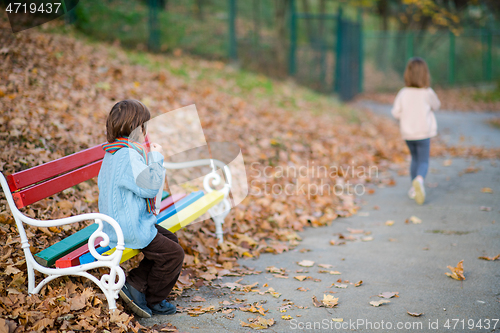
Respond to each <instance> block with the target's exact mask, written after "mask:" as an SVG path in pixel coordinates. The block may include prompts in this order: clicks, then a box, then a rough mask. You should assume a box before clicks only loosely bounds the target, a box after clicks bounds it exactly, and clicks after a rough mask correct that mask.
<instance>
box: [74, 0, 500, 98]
mask: <svg viewBox="0 0 500 333" xmlns="http://www.w3.org/2000/svg"><path fill="white" fill-rule="evenodd" d="M499 16H500V1H498V0H85V1H80V2H79V4H78V6H77V7H76V8H75V10H74V13H72V15H70V16H69V17H68V18H67V22H68V23H70V24H74V25H75V26H76V28H77V29H79V30H80V31H82V32H84V33H85V34H88V35H91V36H93V37H95V38H97V39H100V40H108V41H112V42H116V43H120V44H121V45H123V46H125V47H129V48H134V49H139V50H147V49H149V50H151V51H155V52H167V53H174V54H181V53H189V54H192V55H195V56H201V57H204V58H209V59H219V60H224V61H233V62H235V63H236V64H238V65H239V66H241V67H243V68H245V69H249V70H253V71H257V72H261V73H264V74H266V75H269V76H272V77H276V78H286V77H289V76H293V77H295V79H296V80H297V81H298V82H299V83H301V84H304V85H307V86H310V87H312V88H314V89H316V90H319V91H322V92H326V93H330V92H335V91H336V92H340V90H341V88H342V85H345V84H346V82H349V85H350V87H352V89H354V91H352V92H351V93H350V94H348V95H349V96H347V98H344V99H350V98H352V96H354V95H355V94H356V93H358V92H360V91H368V92H383V91H390V90H394V89H397V88H399V87H401V85H402V72H403V70H404V67H405V64H406V62H407V60H408V59H409V58H410V57H412V56H421V57H423V58H425V59H426V60H427V62H428V64H429V67H430V70H431V73H432V76H433V85H437V86H441V87H450V86H470V85H484V84H490V85H493V84H494V83H495V82H496V81H498V80H500V24H499V20H498V18H499ZM342 20H343V21H342ZM341 22H345V24H346V25H345V26H344V28H343V31H341V30H342V29H339V26H340V24H341ZM356 29H359V30H360V31H359V33H358V32H357V30H356ZM346 30H352V31H354V32H355V33H350V32H352V31H347V32H346ZM341 34H343V35H342V36H343V37H342V36H341ZM339 36H341V37H339ZM346 40H347V41H348V43H346ZM342 56H345V57H346V58H347V59H351V60H349V61H350V62H349V63H347V62H343V61H341V59H342V58H341V57H342ZM352 59H354V60H352ZM343 67H346V68H347V70H346V71H347V72H350V73H353V74H352V75H351V76H352V77H345V75H347V74H345V73H344V74H342V73H340V72H341V69H342V68H343ZM493 96H496V95H495V94H494V95H493Z"/></svg>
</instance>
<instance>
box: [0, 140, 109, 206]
mask: <svg viewBox="0 0 500 333" xmlns="http://www.w3.org/2000/svg"><path fill="white" fill-rule="evenodd" d="M104 154H105V152H104V150H103V149H102V145H98V146H95V147H92V148H89V149H85V150H82V151H81V152H78V153H75V154H72V155H68V156H65V157H62V158H59V159H57V160H54V161H51V162H47V163H45V164H42V165H39V166H36V167H33V168H31V169H28V170H23V171H19V172H16V173H13V174H11V175H8V176H7V182H8V183H9V188H10V190H11V192H14V191H17V190H20V189H22V188H24V187H26V186H30V185H33V184H36V183H38V182H41V181H44V180H46V179H49V178H52V177H54V176H57V175H60V174H62V173H65V172H68V171H71V170H73V169H76V168H79V167H81V166H84V165H86V164H89V163H92V162H95V161H97V160H102V158H103V157H104ZM89 178H92V177H89ZM84 180H86V179H84ZM82 181H83V180H82ZM74 185H76V184H74ZM70 186H73V185H70ZM68 187H69V186H68ZM66 188H67V187H65V188H63V190H64V189H66ZM54 193H56V192H53V193H52V194H54ZM49 195H50V194H49ZM47 196H48V195H47ZM47 196H44V197H43V198H46V197H47ZM43 198H42V199H43ZM35 201H36V200H35ZM35 201H32V202H31V203H33V202H35ZM24 206H26V205H24ZM18 207H19V206H18Z"/></svg>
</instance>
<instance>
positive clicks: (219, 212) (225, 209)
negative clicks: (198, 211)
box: [208, 198, 231, 244]
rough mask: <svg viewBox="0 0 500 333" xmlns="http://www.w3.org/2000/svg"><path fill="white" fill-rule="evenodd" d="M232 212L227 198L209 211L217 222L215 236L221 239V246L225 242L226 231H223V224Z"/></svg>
mask: <svg viewBox="0 0 500 333" xmlns="http://www.w3.org/2000/svg"><path fill="white" fill-rule="evenodd" d="M230 210H231V204H230V203H229V200H228V199H227V198H224V199H223V200H222V201H221V202H220V203H219V204H217V205H215V206H213V207H212V208H210V209H209V210H208V212H209V213H210V216H211V217H212V220H214V222H215V234H216V235H217V238H218V239H219V244H222V243H223V242H224V231H223V230H222V224H223V223H224V219H225V218H226V216H227V215H228V214H229V211H230Z"/></svg>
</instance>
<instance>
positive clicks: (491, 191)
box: [481, 187, 493, 193]
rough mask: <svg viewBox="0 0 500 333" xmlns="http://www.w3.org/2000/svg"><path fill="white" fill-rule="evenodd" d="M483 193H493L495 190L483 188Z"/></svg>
mask: <svg viewBox="0 0 500 333" xmlns="http://www.w3.org/2000/svg"><path fill="white" fill-rule="evenodd" d="M481 192H483V193H493V190H492V189H491V188H490V187H483V188H482V189H481Z"/></svg>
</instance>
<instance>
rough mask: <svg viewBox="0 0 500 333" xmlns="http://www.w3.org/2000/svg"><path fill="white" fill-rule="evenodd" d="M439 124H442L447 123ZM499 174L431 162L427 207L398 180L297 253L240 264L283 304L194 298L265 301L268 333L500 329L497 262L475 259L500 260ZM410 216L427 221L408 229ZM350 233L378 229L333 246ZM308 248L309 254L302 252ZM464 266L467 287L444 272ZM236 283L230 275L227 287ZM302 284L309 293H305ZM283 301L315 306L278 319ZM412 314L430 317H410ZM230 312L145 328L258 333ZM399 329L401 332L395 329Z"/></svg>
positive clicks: (316, 233) (491, 165)
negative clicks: (329, 305)
mask: <svg viewBox="0 0 500 333" xmlns="http://www.w3.org/2000/svg"><path fill="white" fill-rule="evenodd" d="M460 115H461V116H465V117H468V116H469V115H468V114H460ZM439 117H440V116H438V121H439V122H440V124H442V123H443V118H439ZM474 126H482V123H481V122H472V121H470V122H468V125H467V127H466V128H467V131H468V132H467V133H475V131H479V129H475V128H474ZM498 132H500V131H498ZM451 133H452V134H451V135H452V138H451V139H454V138H453V135H460V134H453V133H457V132H451ZM497 135H498V134H497V133H491V135H489V134H488V136H484V137H483V139H481V140H488V141H489V140H491V139H492V138H493V137H496V136H497ZM494 143H496V144H497V145H500V140H498V139H496V141H495V142H494ZM471 165H472V166H474V167H475V168H478V169H477V172H474V173H464V170H465V169H466V168H468V167H469V166H471ZM499 170H500V161H498V160H496V161H477V160H465V159H453V160H452V163H451V165H449V166H444V165H443V160H442V159H432V160H431V164H430V172H429V175H428V177H427V179H426V183H427V184H428V185H431V186H433V187H428V197H427V201H426V203H425V204H424V205H423V206H417V205H416V204H415V203H414V202H413V201H412V200H410V199H408V197H407V196H406V192H407V190H408V188H409V186H410V180H409V177H407V176H405V177H399V176H395V180H396V185H395V186H393V187H386V188H377V189H376V192H375V193H374V194H373V195H365V196H363V197H362V200H363V205H362V209H361V211H360V214H358V215H356V216H353V217H350V218H345V219H337V220H335V221H334V222H333V223H332V225H331V226H328V227H322V228H309V229H306V230H305V231H304V232H302V233H301V234H300V235H301V237H302V238H303V241H302V242H301V245H299V246H298V247H297V248H296V249H295V250H293V251H290V252H288V253H284V254H281V255H272V254H264V255H262V256H261V257H260V258H259V259H257V260H252V259H250V260H240V261H239V263H240V264H242V265H246V266H249V267H255V268H256V269H258V270H262V271H263V273H262V274H259V275H252V276H246V277H244V278H243V280H242V281H241V282H240V283H242V284H252V283H254V282H258V283H259V285H258V286H257V287H256V288H258V289H260V290H266V289H267V288H266V287H263V284H265V283H267V284H268V286H269V287H273V288H274V289H275V290H276V291H277V292H279V293H281V297H280V298H279V299H277V298H274V297H272V296H271V295H269V294H265V295H259V294H257V293H254V292H249V293H240V292H236V293H234V294H231V293H230V292H229V289H226V288H225V289H209V288H206V287H203V288H201V289H200V290H199V291H189V292H187V295H199V296H202V297H204V298H205V299H206V300H207V301H206V302H203V303H202V305H203V306H208V305H215V306H216V307H218V306H220V303H219V302H222V301H223V300H228V301H231V302H232V301H234V300H235V299H236V298H239V299H244V300H245V303H252V302H257V301H258V302H260V304H262V305H263V307H264V308H265V309H268V310H269V311H268V312H267V313H266V316H265V317H264V318H274V320H275V321H276V324H274V325H273V326H272V327H270V328H268V329H267V330H265V331H269V332H295V331H300V332H302V331H306V332H313V331H314V332H321V331H325V332H326V331H334V332H392V331H394V332H396V331H399V332H493V331H497V332H500V321H498V320H497V321H495V320H494V319H500V260H497V261H484V260H479V259H478V257H479V256H484V255H486V256H495V255H497V254H500V172H499ZM484 187H489V188H491V189H492V190H493V194H492V193H483V192H481V189H482V188H484ZM375 206H377V208H378V209H375ZM481 206H486V207H491V211H481V210H480V207H481ZM412 215H414V216H417V217H418V218H420V219H421V220H422V222H421V223H419V224H413V223H405V220H406V219H408V218H409V217H410V216H412ZM387 220H393V221H394V224H393V225H392V226H387V225H386V224H385V222H386V221H387ZM347 228H352V229H362V230H364V231H365V232H371V234H370V235H369V237H373V240H371V241H359V240H358V241H346V244H344V245H335V246H332V245H330V244H329V242H330V240H336V241H338V233H342V234H343V235H344V236H348V235H349V231H348V230H347ZM353 236H356V237H358V236H360V235H358V234H354V235H353ZM362 236H365V235H362ZM301 249H309V250H310V252H301V251H300V250H301ZM301 260H312V261H314V262H315V264H314V266H313V267H311V268H307V270H308V272H307V273H296V271H297V270H299V269H303V267H300V266H298V265H297V262H299V261H301ZM460 260H464V270H465V277H466V280H465V281H463V282H460V281H456V280H453V279H451V278H450V277H448V276H446V275H445V272H448V271H449V270H448V269H447V266H448V265H450V266H456V265H457V263H458V262H459V261H460ZM318 264H329V265H332V268H330V269H329V270H335V271H339V272H341V273H342V274H341V275H330V274H325V273H319V270H320V269H321V268H319V267H318ZM268 266H275V267H278V268H284V269H286V271H287V273H288V275H289V278H288V279H282V278H276V277H273V275H272V274H270V273H267V272H266V271H265V270H266V267H268ZM296 275H307V276H311V277H313V278H314V279H320V280H321V281H320V282H315V281H313V280H306V281H303V282H299V281H297V280H295V279H294V278H293V277H294V276H296ZM339 278H341V279H342V280H349V281H350V282H352V283H354V282H357V281H359V280H363V284H362V285H361V286H360V287H354V286H353V285H352V284H350V283H343V284H346V285H347V288H345V289H340V288H335V287H331V285H332V283H334V282H336V280H338V279H339ZM237 279H239V278H236V277H225V278H223V280H222V281H221V282H234V281H236V280H237ZM298 287H304V288H307V289H308V290H307V291H305V292H303V291H298V290H297V288H298ZM329 292H334V294H330V295H333V296H334V297H338V298H339V300H338V302H339V303H338V306H337V307H336V308H334V309H326V308H315V307H314V306H313V304H312V300H311V298H312V296H313V295H315V296H316V297H317V298H318V299H322V298H323V295H324V294H327V295H328V294H329ZM383 292H398V293H399V297H398V298H391V299H390V303H388V304H384V305H382V306H380V307H373V306H371V305H370V304H369V302H370V301H378V300H381V298H379V297H377V296H376V295H378V294H380V293H383ZM285 299H287V300H290V301H291V302H293V303H294V305H297V306H304V307H308V308H307V309H299V308H297V307H293V308H292V309H290V310H288V311H287V312H286V313H281V312H279V310H278V308H279V307H280V306H281V305H282V304H284V303H285ZM188 300H189V297H186V298H181V299H179V300H178V302H177V304H178V305H181V306H193V305H197V303H190V302H189V301H188ZM407 311H410V312H416V313H423V315H422V316H421V317H411V316H410V315H408V314H407ZM233 313H234V314H235V316H234V319H227V318H225V317H224V315H223V314H221V313H215V314H204V315H201V316H199V317H190V316H188V315H187V314H177V315H175V316H154V317H153V318H151V319H147V320H142V321H141V322H142V323H143V324H144V325H148V326H149V325H153V324H155V323H164V322H170V323H172V324H173V325H175V326H176V327H177V328H178V329H180V331H188V332H224V331H227V332H250V331H253V330H252V329H250V328H242V327H241V326H240V320H243V321H246V320H247V319H248V318H255V317H257V316H260V315H258V314H252V313H248V312H242V311H239V310H236V311H234V312H233ZM283 315H290V316H292V318H293V319H292V320H289V321H286V320H283V319H281V317H282V316H283ZM332 318H342V319H343V323H335V322H332ZM480 321H481V322H480ZM341 324H343V325H344V326H343V327H344V328H342V327H341V326H340V325H341ZM447 324H448V325H447ZM472 324H474V325H473V327H472V328H470V327H471V326H469V325H472ZM314 325H316V326H314ZM335 325H337V326H335ZM370 325H371V326H370ZM398 325H399V326H400V327H402V329H399V330H398V329H397V328H398ZM401 325H402V326H401ZM495 325H496V327H495V328H494V326H495ZM447 326H448V327H447ZM480 326H481V327H480ZM488 326H489V327H488ZM405 327H406V328H405ZM391 328H392V329H391Z"/></svg>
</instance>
